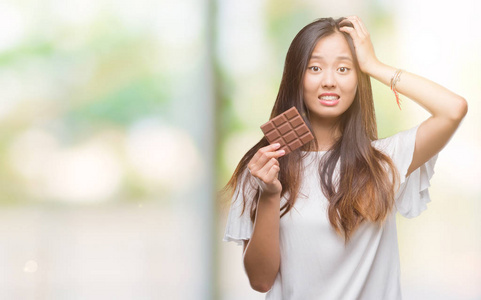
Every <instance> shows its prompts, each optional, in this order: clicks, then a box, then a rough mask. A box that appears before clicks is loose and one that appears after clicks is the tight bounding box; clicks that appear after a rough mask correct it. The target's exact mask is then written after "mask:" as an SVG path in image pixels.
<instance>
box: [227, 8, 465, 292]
mask: <svg viewBox="0 0 481 300" xmlns="http://www.w3.org/2000/svg"><path fill="white" fill-rule="evenodd" d="M370 77H373V78H375V79H376V80H379V81H380V82H382V83H384V84H386V85H387V86H390V87H391V89H392V90H393V91H394V93H395V95H396V98H397V93H398V92H399V93H401V94H403V95H405V96H406V99H407V98H409V99H412V100H413V101H415V102H416V103H418V104H419V105H420V106H422V107H423V108H425V109H426V110H427V111H428V112H429V113H430V114H431V116H430V117H429V118H428V119H427V120H425V121H424V122H422V123H421V124H420V125H418V126H416V127H414V128H412V129H410V130H407V131H403V132H400V133H398V134H396V135H394V136H391V137H388V138H385V139H381V140H378V139H377V128H376V121H375V115H374V105H373V97H372V91H371V83H370ZM292 106H295V107H296V108H297V109H298V110H299V112H300V113H301V115H302V116H303V118H304V120H305V122H306V124H307V125H308V126H309V128H310V129H311V130H312V132H313V134H314V136H315V139H314V140H313V141H312V142H309V143H308V144H306V145H305V146H303V147H301V148H300V149H298V150H295V151H293V152H291V153H289V154H288V155H285V156H284V154H285V153H284V152H283V151H282V150H278V148H279V145H276V144H273V145H269V144H268V142H267V140H266V139H265V138H263V139H262V140H261V141H260V142H259V143H257V144H256V145H255V146H254V147H252V149H250V150H249V151H248V152H247V153H246V155H245V156H244V157H243V158H242V160H241V161H240V163H239V165H238V166H237V168H236V170H235V172H234V174H233V176H232V178H231V180H230V181H229V183H228V185H227V187H230V188H231V189H235V192H234V196H233V201H232V204H231V208H230V212H229V216H228V221H227V226H226V231H225V236H224V240H225V241H236V242H238V243H239V244H242V243H243V245H244V257H243V258H244V267H245V271H246V274H247V276H248V278H249V281H250V284H251V286H252V288H253V289H255V290H256V291H259V292H267V296H266V298H267V299H401V288H400V268H399V253H398V244H397V232H396V220H395V213H396V211H398V212H399V213H401V214H402V215H403V216H406V217H409V218H411V217H415V216H417V215H419V214H420V213H421V211H423V210H424V209H426V203H427V202H429V201H430V199H429V194H428V190H427V188H428V186H429V180H430V178H431V176H432V174H433V167H434V164H435V161H436V158H437V153H438V152H439V151H440V150H441V149H442V148H443V147H444V146H445V145H446V143H447V142H448V141H449V139H450V138H451V136H452V135H453V134H454V132H455V131H456V129H457V127H458V126H459V124H460V122H461V120H462V119H463V117H464V116H465V114H466V112H467V103H466V101H465V100H464V99H463V98H462V97H460V96H458V95H456V94H454V93H453V92H451V91H449V90H447V89H446V88H444V87H442V86H440V85H438V84H436V83H433V82H431V81H429V80H427V79H424V78H422V77H420V76H417V75H414V74H411V73H409V72H407V71H403V70H400V69H396V68H394V67H391V66H388V65H385V64H383V63H382V62H380V61H379V60H378V59H377V57H376V56H375V54H374V49H373V46H372V43H371V40H370V37H369V33H368V31H367V29H366V27H365V26H364V24H363V23H362V21H361V20H360V19H359V18H358V17H356V16H351V17H347V18H341V19H338V20H334V19H331V18H326V19H320V20H317V21H315V22H313V23H311V24H309V25H307V26H306V27H304V28H303V29H302V30H301V31H300V32H299V33H298V34H297V36H296V37H295V38H294V40H293V42H292V44H291V46H290V48H289V51H288V53H287V57H286V61H285V68H284V74H283V77H282V82H281V85H280V89H279V94H278V96H277V99H276V102H275V104H274V108H273V110H272V113H271V118H272V117H275V116H277V115H279V114H280V113H282V112H284V111H285V110H287V109H289V108H290V107H292Z"/></svg>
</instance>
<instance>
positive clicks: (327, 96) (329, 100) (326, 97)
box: [318, 93, 340, 106]
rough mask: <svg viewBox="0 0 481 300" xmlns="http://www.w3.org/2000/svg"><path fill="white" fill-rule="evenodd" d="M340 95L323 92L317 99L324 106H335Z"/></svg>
mask: <svg viewBox="0 0 481 300" xmlns="http://www.w3.org/2000/svg"><path fill="white" fill-rule="evenodd" d="M339 98H340V96H339V95H338V94H335V93H323V94H321V95H320V96H319V97H318V99H319V102H320V103H321V104H322V105H324V106H335V105H337V104H338V103H339Z"/></svg>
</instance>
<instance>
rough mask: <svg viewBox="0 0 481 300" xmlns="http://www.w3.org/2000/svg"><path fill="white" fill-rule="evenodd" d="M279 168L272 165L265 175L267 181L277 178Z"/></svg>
mask: <svg viewBox="0 0 481 300" xmlns="http://www.w3.org/2000/svg"><path fill="white" fill-rule="evenodd" d="M280 170H281V168H280V167H279V166H278V165H273V166H272V167H271V168H270V169H269V171H268V172H267V175H266V180H267V182H274V181H275V180H276V179H277V178H278V174H279V171H280Z"/></svg>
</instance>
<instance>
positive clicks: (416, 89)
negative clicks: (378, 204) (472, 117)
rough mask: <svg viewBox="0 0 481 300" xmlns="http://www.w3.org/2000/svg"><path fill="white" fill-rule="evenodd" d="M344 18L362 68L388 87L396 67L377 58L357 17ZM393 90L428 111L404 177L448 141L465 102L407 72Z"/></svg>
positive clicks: (462, 113)
mask: <svg viewBox="0 0 481 300" xmlns="http://www.w3.org/2000/svg"><path fill="white" fill-rule="evenodd" d="M347 20H349V21H350V22H351V23H352V25H353V26H354V28H352V27H347V26H344V27H341V31H343V32H346V33H348V34H350V36H351V37H352V39H353V41H354V46H355V48H356V54H357V57H358V60H359V65H360V67H361V70H362V71H363V72H365V73H367V74H369V75H370V76H371V77H373V78H375V79H377V80H378V81H380V82H382V83H384V84H386V85H388V86H390V85H391V78H392V76H393V75H394V73H395V72H396V68H394V67H391V66H388V65H386V64H384V63H382V62H380V61H379V60H378V59H377V57H376V55H375V53H374V48H373V46H372V42H371V38H370V36H369V32H368V31H367V29H366V27H365V26H364V24H363V23H362V21H361V20H360V19H359V18H358V17H356V16H352V17H348V18H347ZM396 90H397V91H398V92H399V93H401V94H403V95H405V96H406V97H408V98H410V99H412V100H414V101H415V102H416V103H418V104H419V105H421V106H422V107H423V108H425V109H426V110H427V111H428V112H429V113H430V114H431V116H430V117H429V118H428V119H427V120H425V121H424V122H423V123H422V124H421V125H420V126H419V128H418V131H417V134H416V145H415V148H414V154H413V160H412V162H411V165H410V167H409V169H408V173H407V174H406V176H407V175H409V174H411V172H412V171H414V170H416V169H417V168H419V167H420V166H421V165H423V164H424V163H425V162H427V161H428V160H429V159H430V158H431V157H433V156H434V155H435V154H436V153H438V152H439V151H440V150H441V149H442V148H443V147H444V146H445V145H446V144H447V142H448V141H449V139H450V138H451V137H452V135H453V134H454V132H455V131H456V129H457V128H458V126H459V124H460V122H461V120H462V119H463V118H464V116H465V115H466V113H467V110H468V104H467V102H466V100H465V99H464V98H463V97H461V96H459V95H456V94H455V93H453V92H451V91H449V90H448V89H446V88H444V87H442V86H441V85H439V84H436V83H434V82H432V81H430V80H428V79H425V78H423V77H421V76H418V75H415V74H412V73H409V72H406V71H403V72H402V73H401V76H400V80H399V81H398V82H397V84H396Z"/></svg>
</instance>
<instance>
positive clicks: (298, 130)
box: [261, 106, 314, 154]
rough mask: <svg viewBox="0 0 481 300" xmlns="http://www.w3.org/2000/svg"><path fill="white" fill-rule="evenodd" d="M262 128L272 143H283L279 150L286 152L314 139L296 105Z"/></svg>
mask: <svg viewBox="0 0 481 300" xmlns="http://www.w3.org/2000/svg"><path fill="white" fill-rule="evenodd" d="M261 130H262V132H263V133H264V135H265V136H266V138H267V141H268V142H269V143H270V144H274V143H279V144H281V147H280V148H279V150H284V151H286V154H288V153H290V152H292V151H294V150H296V149H297V148H299V147H301V146H302V145H304V144H306V143H308V142H310V141H312V140H313V139H314V136H313V135H312V133H311V131H310V130H309V127H307V125H306V123H305V122H304V120H303V119H302V117H301V115H300V114H299V112H298V111H297V109H296V107H295V106H294V107H291V108H289V109H288V110H286V111H285V112H283V113H282V114H280V115H278V116H276V117H275V118H273V119H271V120H270V121H269V122H267V123H265V124H264V125H262V126H261Z"/></svg>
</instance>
